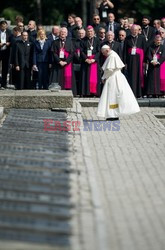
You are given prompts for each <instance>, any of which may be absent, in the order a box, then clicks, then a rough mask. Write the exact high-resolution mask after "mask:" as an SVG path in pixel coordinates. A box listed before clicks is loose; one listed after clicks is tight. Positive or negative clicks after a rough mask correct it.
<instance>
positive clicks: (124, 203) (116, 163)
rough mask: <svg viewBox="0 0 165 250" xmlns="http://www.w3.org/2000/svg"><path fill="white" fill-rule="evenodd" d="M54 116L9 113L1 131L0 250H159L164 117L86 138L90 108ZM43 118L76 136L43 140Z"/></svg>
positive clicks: (131, 121) (163, 220)
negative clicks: (62, 123)
mask: <svg viewBox="0 0 165 250" xmlns="http://www.w3.org/2000/svg"><path fill="white" fill-rule="evenodd" d="M59 111H60V110H54V112H51V111H48V110H42V111H41V110H40V111H39V110H29V111H28V110H11V111H10V112H9V114H8V115H7V118H6V120H5V122H4V124H3V126H2V127H1V128H0V141H1V144H0V170H1V174H0V250H11V249H12V250H164V249H165V237H164V235H165V209H164V207H165V168H164V165H165V164H164V161H165V154H164V144H165V127H164V125H163V124H164V117H165V109H164V108H142V109H141V112H140V113H139V114H136V115H132V116H128V117H123V118H121V119H120V130H119V131H108V129H107V130H105V131H94V130H93V131H85V130H84V126H83V121H82V118H83V119H84V120H85V119H87V120H91V119H92V120H93V122H92V124H93V123H94V120H95V121H97V117H96V108H82V109H81V106H80V105H79V103H78V102H77V101H75V102H74V107H73V108H72V109H67V113H65V112H59ZM63 111H64V110H63ZM29 112H30V113H29ZM155 115H156V116H157V117H158V118H156V117H155ZM48 118H49V119H53V120H60V121H64V120H68V121H71V122H75V121H79V122H80V124H81V125H80V131H73V129H72V130H71V131H69V132H65V133H63V132H59V131H52V132H44V131H43V119H48ZM161 118H162V119H161ZM30 121H31V122H30ZM21 124H22V126H21ZM72 127H73V126H72ZM93 128H94V126H93ZM37 130H38V132H37ZM21 188H22V190H21ZM27 194H28V195H27ZM34 194H35V196H34ZM35 199H36V200H35ZM21 204H22V206H21ZM57 208H58V209H57ZM40 225H41V228H40ZM17 232H21V233H20V234H19V233H17ZM26 232H28V234H27V235H26ZM32 234H33V235H34V237H33V238H31V237H32ZM21 235H22V237H21ZM11 236H12V237H11ZM27 236H28V237H27ZM35 236H37V237H35ZM41 236H42V237H41Z"/></svg>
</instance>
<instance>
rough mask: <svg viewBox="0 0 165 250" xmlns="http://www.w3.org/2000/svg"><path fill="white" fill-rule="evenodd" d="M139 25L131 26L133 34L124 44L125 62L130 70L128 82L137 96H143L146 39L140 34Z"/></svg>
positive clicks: (128, 70)
mask: <svg viewBox="0 0 165 250" xmlns="http://www.w3.org/2000/svg"><path fill="white" fill-rule="evenodd" d="M138 33H139V28H138V26H137V25H133V26H132V27H131V35H129V36H128V37H126V39H125V44H124V62H125V64H126V69H127V72H128V82H129V84H130V86H131V88H132V91H133V93H134V95H135V96H136V97H141V96H142V94H143V90H144V87H145V86H144V73H143V70H144V55H145V52H146V40H145V37H144V36H143V35H139V34H138Z"/></svg>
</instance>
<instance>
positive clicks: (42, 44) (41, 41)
mask: <svg viewBox="0 0 165 250" xmlns="http://www.w3.org/2000/svg"><path fill="white" fill-rule="evenodd" d="M39 43H40V47H41V49H42V50H43V47H44V43H45V40H39Z"/></svg>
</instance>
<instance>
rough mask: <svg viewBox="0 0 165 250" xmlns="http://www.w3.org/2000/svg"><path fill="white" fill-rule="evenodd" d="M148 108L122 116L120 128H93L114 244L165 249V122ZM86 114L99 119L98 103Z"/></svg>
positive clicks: (116, 248) (115, 247)
mask: <svg viewBox="0 0 165 250" xmlns="http://www.w3.org/2000/svg"><path fill="white" fill-rule="evenodd" d="M154 114H156V115H158V114H159V115H160V117H161V116H164V117H165V109H164V108H142V109H141V112H140V113H139V114H136V115H132V116H127V117H124V118H121V119H120V131H108V130H107V131H87V132H86V136H87V140H88V145H89V147H90V151H91V155H92V161H93V164H94V166H95V171H96V174H97V185H98V187H99V190H100V192H101V194H102V197H101V198H102V205H103V208H104V213H105V215H106V218H107V220H106V228H107V230H108V236H109V237H108V241H109V243H108V244H109V249H112V250H129V249H130V250H163V249H165V237H164V235H165V209H164V207H165V151H164V149H165V127H164V126H163V124H162V123H161V122H160V121H159V120H158V119H157V118H156V117H155V116H154ZM83 118H84V119H87V120H88V119H91V118H92V119H93V120H97V117H96V108H83Z"/></svg>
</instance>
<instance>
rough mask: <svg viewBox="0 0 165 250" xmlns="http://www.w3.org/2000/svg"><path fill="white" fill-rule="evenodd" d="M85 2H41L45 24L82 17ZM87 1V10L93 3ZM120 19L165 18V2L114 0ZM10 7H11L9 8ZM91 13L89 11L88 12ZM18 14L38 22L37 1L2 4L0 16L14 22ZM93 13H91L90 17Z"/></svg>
mask: <svg viewBox="0 0 165 250" xmlns="http://www.w3.org/2000/svg"><path fill="white" fill-rule="evenodd" d="M82 1H83V0H63V1H61V0H41V5H42V6H41V7H42V22H43V24H58V23H60V22H61V21H62V20H67V15H68V14H69V13H76V14H77V15H78V16H80V17H82V9H81V5H82ZM86 1H87V8H88V7H89V5H90V3H91V2H92V1H90V0H86ZM112 2H113V3H114V5H115V10H116V13H117V15H118V17H122V16H129V17H136V18H137V20H140V18H141V17H142V15H150V16H151V17H152V18H161V17H163V16H164V8H165V0H137V1H135V0H112ZM9 6H10V7H9ZM88 13H89V11H88ZM18 14H21V15H23V16H24V19H25V23H27V21H28V20H29V19H35V20H36V21H38V17H39V15H38V10H37V0H21V1H20V0H5V1H1V4H0V16H1V17H2V16H3V17H5V18H6V19H10V20H11V21H12V23H13V22H14V17H15V16H16V15H18ZM90 14H92V13H89V15H90Z"/></svg>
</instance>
